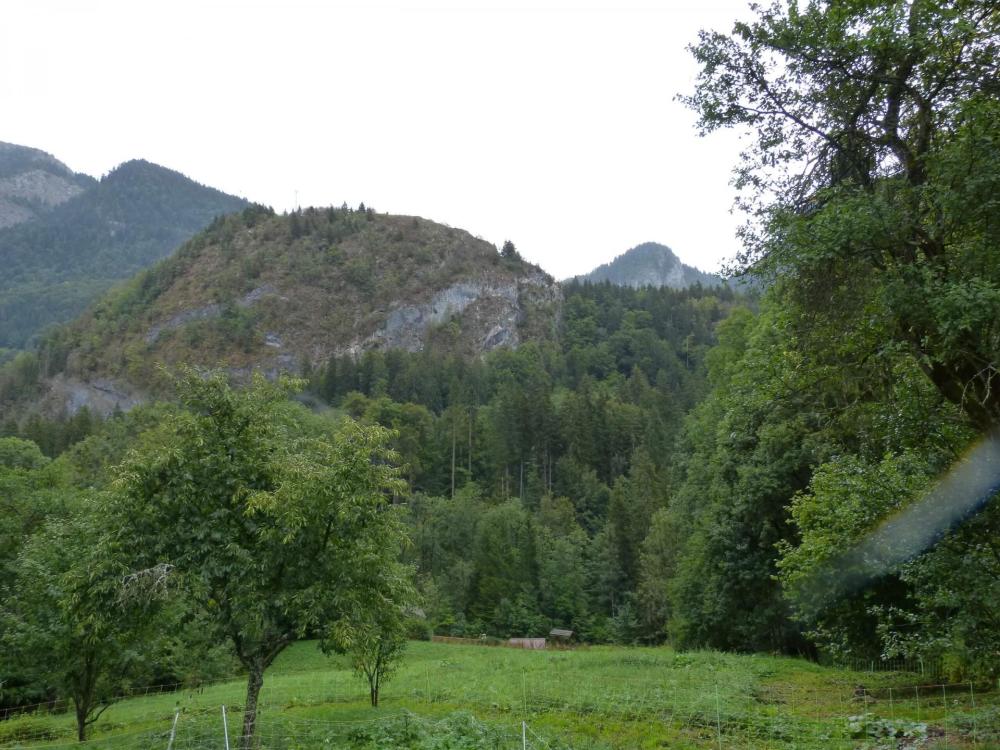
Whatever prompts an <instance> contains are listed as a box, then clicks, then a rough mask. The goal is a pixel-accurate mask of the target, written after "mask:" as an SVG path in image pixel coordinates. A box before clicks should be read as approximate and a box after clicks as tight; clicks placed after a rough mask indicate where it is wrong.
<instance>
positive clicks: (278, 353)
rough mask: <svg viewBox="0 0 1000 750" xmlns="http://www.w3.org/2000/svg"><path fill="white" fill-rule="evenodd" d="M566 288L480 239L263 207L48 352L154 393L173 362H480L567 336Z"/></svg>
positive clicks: (126, 290) (367, 213)
mask: <svg viewBox="0 0 1000 750" xmlns="http://www.w3.org/2000/svg"><path fill="white" fill-rule="evenodd" d="M559 304H560V292H559V289H558V287H556V286H555V284H554V283H553V281H552V279H551V278H550V277H548V276H547V275H546V274H544V273H543V272H542V271H540V270H539V269H538V268H536V267H534V266H531V265H529V264H527V263H525V262H524V261H522V260H520V258H518V257H509V258H504V257H502V256H501V255H500V254H499V253H498V252H497V250H496V248H494V247H493V246H492V245H490V244H488V243H486V242H484V241H482V240H478V239H475V238H474V237H472V236H471V235H469V234H468V233H467V232H464V231H461V230H458V229H452V228H450V227H446V226H443V225H440V224H435V223H434V222H430V221H426V220H424V219H419V218H417V217H404V216H386V215H380V214H376V213H375V212H374V211H372V210H370V209H369V210H357V211H355V210H351V209H347V208H341V209H334V208H329V209H322V210H318V209H307V210H305V211H302V212H295V213H293V214H290V215H285V216H279V215H276V214H274V212H272V211H271V210H269V209H266V208H260V207H253V208H250V209H247V210H245V211H244V212H242V213H240V214H236V215H233V216H229V217H226V218H222V219H219V220H217V221H216V222H215V223H214V224H213V225H212V226H211V227H210V228H209V229H208V230H207V231H205V232H204V233H202V234H200V235H199V236H197V237H196V238H194V239H193V240H191V241H190V242H188V243H187V244H186V245H184V246H183V247H182V248H181V249H180V250H179V251H178V252H177V253H175V254H174V255H173V256H171V257H170V258H169V259H167V260H166V261H164V262H163V263H161V264H160V265H158V266H156V267H155V268H153V269H150V270H149V271H147V272H144V273H142V274H140V275H139V276H138V277H136V278H135V279H133V280H131V281H130V282H128V283H127V284H125V285H123V286H122V287H120V288H118V289H116V290H114V291H113V292H111V293H110V294H108V295H107V296H106V297H105V298H103V299H102V300H101V301H100V302H99V303H97V304H96V305H95V306H94V307H93V308H92V309H91V310H90V311H88V312H87V314H86V315H84V316H83V317H82V318H81V319H80V320H78V321H77V322H75V323H74V324H73V325H72V326H69V327H67V328H64V329H62V330H59V331H56V332H55V333H54V334H53V335H52V336H50V337H49V338H48V339H47V340H46V341H45V342H43V345H42V352H43V355H42V356H43V357H45V358H46V359H47V361H49V362H50V363H58V369H60V370H62V371H64V372H65V373H66V374H67V375H70V376H73V377H76V378H80V379H84V380H91V379H94V378H98V377H104V378H108V377H111V378H116V379H119V380H121V381H123V382H124V383H127V384H128V385H130V386H131V387H137V388H144V389H148V388H151V387H152V388H154V390H155V384H156V379H157V377H158V374H157V366H158V365H159V364H161V363H162V364H167V365H175V364H178V363H188V364H197V365H202V366H223V367H226V368H227V369H229V370H230V371H232V372H235V373H241V372H242V373H244V374H246V373H248V372H249V371H250V370H251V369H260V370H263V371H265V372H269V373H272V374H273V373H276V372H280V371H290V372H302V371H308V370H309V369H310V368H311V367H312V365H313V364H315V363H320V364H321V363H325V362H326V360H327V359H328V358H329V357H330V356H331V355H334V354H337V355H345V356H352V357H357V356H360V355H361V354H362V353H363V352H365V351H367V350H391V349H398V350H404V351H420V350H423V349H424V348H425V347H437V348H440V349H441V350H442V351H444V352H450V353H455V354H462V355H467V356H471V355H478V354H480V353H482V352H486V351H490V350H492V349H495V348H498V347H510V346H516V345H517V344H518V343H519V342H521V341H526V340H547V339H552V338H553V337H554V336H555V333H556V330H555V326H556V320H557V314H558V311H559Z"/></svg>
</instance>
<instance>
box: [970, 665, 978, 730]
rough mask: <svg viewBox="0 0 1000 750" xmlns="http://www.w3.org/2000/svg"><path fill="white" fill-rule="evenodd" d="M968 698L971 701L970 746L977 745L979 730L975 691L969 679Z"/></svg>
mask: <svg viewBox="0 0 1000 750" xmlns="http://www.w3.org/2000/svg"><path fill="white" fill-rule="evenodd" d="M969 699H970V700H971V702H972V746H973V747H979V730H978V727H977V722H976V691H975V690H973V689H972V680H969Z"/></svg>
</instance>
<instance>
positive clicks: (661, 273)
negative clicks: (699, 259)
mask: <svg viewBox="0 0 1000 750" xmlns="http://www.w3.org/2000/svg"><path fill="white" fill-rule="evenodd" d="M575 280H576V281H589V282H592V283H600V282H604V281H607V282H610V283H612V284H617V285H619V286H629V287H635V288H639V287H644V286H654V287H664V286H665V287H670V288H672V289H683V288H684V287H688V286H691V285H692V284H701V285H703V286H718V285H719V284H722V283H723V281H722V278H721V277H719V276H717V275H715V274H711V273H706V272H704V271H700V270H698V269H697V268H694V267H693V266H689V265H686V264H684V263H682V262H681V260H680V258H678V257H677V255H676V254H675V253H674V251H673V250H671V249H670V248H669V247H667V246H666V245H661V244H660V243H658V242H643V243H642V244H639V245H636V246H635V247H633V248H632V249H630V250H627V251H626V252H624V253H622V254H621V255H619V256H618V257H616V258H615V259H614V260H612V261H611V262H610V263H605V264H603V265H601V266H598V267H597V268H595V269H594V270H593V271H591V272H590V273H588V274H584V275H582V276H577V277H575Z"/></svg>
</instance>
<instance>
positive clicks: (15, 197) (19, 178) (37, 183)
mask: <svg viewBox="0 0 1000 750" xmlns="http://www.w3.org/2000/svg"><path fill="white" fill-rule="evenodd" d="M94 183H95V180H94V179H93V178H92V177H88V176H87V175H82V174H75V173H73V172H72V171H71V170H70V168H69V167H67V166H66V165H65V164H63V163H62V162H61V161H59V160H58V159H56V158H55V157H53V156H50V155H49V154H47V153H45V152H44V151H39V150H38V149H35V148H28V147H27V146H17V145H15V144H13V143H3V142H0V229H2V228H4V227H9V226H13V225H14V224H20V223H21V222H24V221H30V220H31V219H34V218H36V217H37V216H39V215H40V214H44V213H46V212H47V211H48V210H49V209H51V208H53V207H54V206H58V205H60V204H61V203H65V202H66V201H68V200H69V199H70V198H72V197H73V196H76V195H79V194H80V193H82V192H83V191H84V190H87V189H88V188H91V187H93V185H94Z"/></svg>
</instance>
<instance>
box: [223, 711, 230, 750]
mask: <svg viewBox="0 0 1000 750" xmlns="http://www.w3.org/2000/svg"><path fill="white" fill-rule="evenodd" d="M222 736H223V737H225V738H226V750H229V724H228V723H227V722H226V707H225V706H223V707H222Z"/></svg>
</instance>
